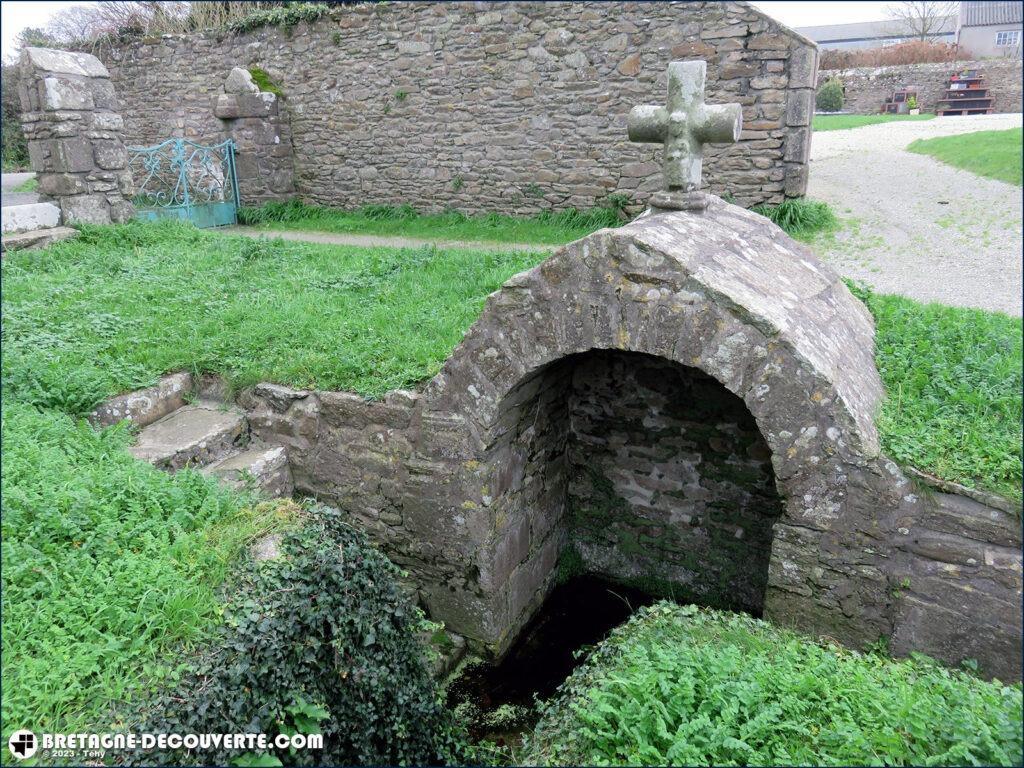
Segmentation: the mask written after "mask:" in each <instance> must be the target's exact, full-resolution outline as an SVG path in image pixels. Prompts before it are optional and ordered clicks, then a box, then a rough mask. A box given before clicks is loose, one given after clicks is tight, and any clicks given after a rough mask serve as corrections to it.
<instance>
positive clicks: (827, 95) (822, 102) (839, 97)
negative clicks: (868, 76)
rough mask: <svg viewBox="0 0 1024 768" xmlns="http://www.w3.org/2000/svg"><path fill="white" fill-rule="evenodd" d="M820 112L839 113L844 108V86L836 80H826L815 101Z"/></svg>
mask: <svg viewBox="0 0 1024 768" xmlns="http://www.w3.org/2000/svg"><path fill="white" fill-rule="evenodd" d="M814 103H815V105H816V106H817V107H818V110H819V111H820V112H838V111H839V110H841V109H842V108H843V84H842V83H841V82H839V81H838V80H837V79H836V78H834V77H833V78H830V79H829V80H826V81H825V82H824V83H823V84H822V86H821V87H820V88H818V95H817V96H816V97H815V100H814Z"/></svg>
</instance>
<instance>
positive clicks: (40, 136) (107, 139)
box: [19, 48, 134, 224]
mask: <svg viewBox="0 0 1024 768" xmlns="http://www.w3.org/2000/svg"><path fill="white" fill-rule="evenodd" d="M19 66H20V68H21V84H20V86H19V96H20V98H21V110H22V117H21V120H22V127H23V129H24V131H25V137H26V138H27V139H28V151H29V158H30V161H31V164H32V170H33V171H35V172H36V173H37V174H38V176H39V191H40V193H42V194H43V195H45V196H47V197H50V198H52V199H53V201H54V202H55V203H56V204H57V205H58V206H59V207H60V210H61V217H62V219H63V221H64V223H65V224H78V223H82V224H110V223H111V222H115V223H117V222H123V221H127V220H128V219H130V218H132V216H133V215H134V208H133V206H132V203H131V195H132V188H133V187H132V177H131V173H130V172H129V171H128V168H127V166H128V153H127V151H126V150H125V145H124V133H123V131H124V120H123V119H122V118H121V115H120V114H119V113H118V106H117V97H116V96H115V94H114V86H113V85H112V84H111V82H110V73H109V72H107V68H106V67H105V66H103V64H102V63H101V62H100V60H99V59H97V58H96V57H95V56H93V55H91V54H88V53H72V52H69V51H56V50H52V49H49V48H25V49H24V50H23V51H22V52H21V60H20V63H19Z"/></svg>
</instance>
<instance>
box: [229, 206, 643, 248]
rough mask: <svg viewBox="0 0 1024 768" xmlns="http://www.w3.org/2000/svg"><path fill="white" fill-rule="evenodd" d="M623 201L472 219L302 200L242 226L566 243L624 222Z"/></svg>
mask: <svg viewBox="0 0 1024 768" xmlns="http://www.w3.org/2000/svg"><path fill="white" fill-rule="evenodd" d="M621 202H622V201H618V200H617V199H613V200H612V201H611V204H609V206H608V207H605V208H593V209H591V210H589V211H578V210H576V209H567V210H564V211H558V212H544V213H541V214H538V215H536V216H505V215H502V214H497V213H490V214H481V215H477V216H467V215H465V214H463V213H459V212H458V211H450V212H448V213H439V214H424V213H418V212H417V211H416V209H414V208H413V207H412V206H409V205H401V206H391V205H367V206H364V207H362V208H360V209H358V210H356V211H343V210H339V209H337V208H326V207H322V206H316V205H305V204H303V203H302V202H300V201H298V200H290V201H288V202H284V203H279V202H270V203H265V204H264V205H262V206H260V207H258V208H242V209H241V210H240V211H239V212H238V220H239V223H241V224H253V225H256V226H261V227H263V228H265V229H268V230H273V229H290V230H313V231H319V232H343V233H346V234H362V235H397V236H402V237H413V238H423V239H425V240H438V239H440V240H456V241H479V242H495V243H536V244H549V245H561V244H562V243H568V242H570V241H572V240H576V239H578V238H580V237H583V236H584V235H589V234H590V233H591V232H593V231H595V230H598V229H602V228H604V227H617V226H619V225H620V224H622V223H623V221H624V220H625V218H624V216H623V214H622V213H621Z"/></svg>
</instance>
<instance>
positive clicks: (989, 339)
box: [855, 288, 1024, 499]
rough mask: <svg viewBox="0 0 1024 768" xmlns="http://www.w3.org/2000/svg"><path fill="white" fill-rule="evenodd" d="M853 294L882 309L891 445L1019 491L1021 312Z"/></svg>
mask: <svg viewBox="0 0 1024 768" xmlns="http://www.w3.org/2000/svg"><path fill="white" fill-rule="evenodd" d="M855 293H857V295H858V296H859V297H860V298H861V299H862V300H863V301H864V302H865V303H866V304H867V306H868V308H869V309H870V310H871V313H872V314H873V315H874V317H875V322H876V326H877V331H876V338H875V344H876V348H877V349H876V353H875V359H876V362H877V364H878V370H879V372H880V373H881V376H882V381H883V382H884V383H885V387H886V390H887V392H888V397H887V398H886V400H885V403H884V405H883V408H882V413H881V414H880V416H879V419H878V427H879V430H880V432H881V436H882V445H883V448H884V449H885V451H886V453H887V454H888V455H889V456H891V457H892V458H893V459H895V460H896V461H897V462H899V463H901V464H909V465H911V466H914V467H917V468H918V469H921V470H924V471H925V472H928V473H930V474H933V475H936V476H938V477H941V478H943V479H946V480H952V481H954V482H958V483H961V484H963V485H967V486H971V487H979V488H982V489H985V490H991V491H996V492H997V493H1001V494H1003V495H1006V496H1009V497H1011V498H1014V499H1020V498H1021V482H1022V480H1021V440H1022V434H1021V420H1022V418H1024V408H1022V396H1021V392H1022V388H1024V380H1022V376H1021V369H1022V366H1024V354H1022V340H1021V339H1022V325H1021V319H1020V318H1019V317H1018V318H1011V317H1008V316H1006V315H1003V314H1000V313H997V312H984V311H982V310H979V309H961V308H954V307H947V306H943V305H941V304H927V305H923V304H919V303H917V302H915V301H911V300H910V299H904V298H901V297H898V296H885V295H877V294H874V293H871V292H869V291H866V290H864V289H863V288H859V289H855Z"/></svg>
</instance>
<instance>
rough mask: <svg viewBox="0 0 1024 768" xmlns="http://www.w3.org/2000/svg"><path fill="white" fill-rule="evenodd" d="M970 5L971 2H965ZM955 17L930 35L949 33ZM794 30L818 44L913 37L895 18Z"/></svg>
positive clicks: (951, 30)
mask: <svg viewBox="0 0 1024 768" xmlns="http://www.w3.org/2000/svg"><path fill="white" fill-rule="evenodd" d="M989 4H990V3H979V5H989ZM995 4H996V5H1004V3H995ZM967 5H972V3H967ZM1005 5H1013V3H1005ZM955 22H956V17H955V16H949V17H947V19H946V21H945V23H943V24H942V25H941V26H940V28H939V29H937V30H936V31H935V33H934V34H933V35H931V37H940V36H944V35H951V34H953V32H954V29H955V27H956V24H955ZM796 31H797V32H799V33H800V34H802V35H804V36H805V37H809V38H810V39H811V40H813V41H814V42H816V43H818V44H819V45H827V44H829V43H854V42H860V41H863V40H886V39H890V40H895V39H901V38H905V37H913V35H912V34H911V33H910V32H908V31H907V30H905V29H902V25H901V23H900V22H899V21H898V20H896V19H888V20H886V21H859V22H855V23H852V24H823V25H821V26H817V27H797V28H796Z"/></svg>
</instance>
